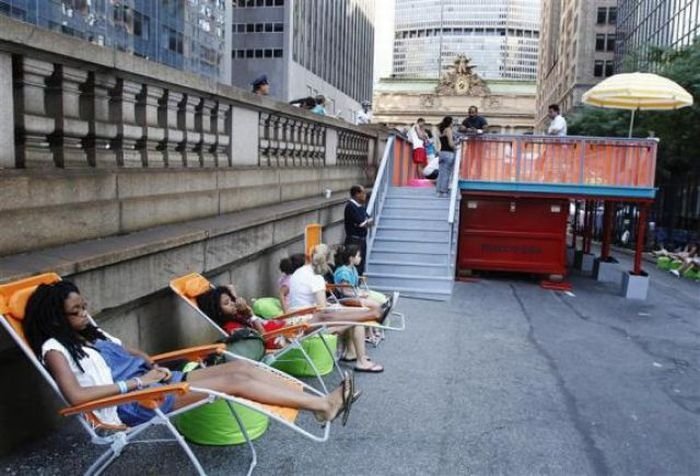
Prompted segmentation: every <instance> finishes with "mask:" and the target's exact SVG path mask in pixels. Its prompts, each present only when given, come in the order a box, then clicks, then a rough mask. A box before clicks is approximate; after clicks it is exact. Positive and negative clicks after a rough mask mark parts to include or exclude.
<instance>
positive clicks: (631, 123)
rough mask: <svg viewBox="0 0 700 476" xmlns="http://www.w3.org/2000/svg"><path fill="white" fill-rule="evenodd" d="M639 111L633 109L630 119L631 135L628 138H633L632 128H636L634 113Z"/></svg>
mask: <svg viewBox="0 0 700 476" xmlns="http://www.w3.org/2000/svg"><path fill="white" fill-rule="evenodd" d="M636 111H637V109H632V116H631V117H630V133H629V135H628V136H627V137H629V138H631V137H632V128H633V127H634V113H635V112H636Z"/></svg>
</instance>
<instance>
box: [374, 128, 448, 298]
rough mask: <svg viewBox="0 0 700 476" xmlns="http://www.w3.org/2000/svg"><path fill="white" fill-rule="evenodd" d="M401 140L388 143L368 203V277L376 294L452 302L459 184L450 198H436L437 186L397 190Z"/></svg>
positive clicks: (399, 188) (394, 139) (399, 187)
mask: <svg viewBox="0 0 700 476" xmlns="http://www.w3.org/2000/svg"><path fill="white" fill-rule="evenodd" d="M392 139H393V140H392ZM401 140H403V139H402V138H401V137H400V136H396V137H393V138H390V140H389V142H388V143H387V149H386V152H385V157H384V158H383V160H382V164H381V165H380V169H379V172H378V175H377V180H376V181H375V185H374V189H373V192H372V198H371V199H370V203H369V204H368V211H370V213H371V214H372V215H373V216H374V218H375V226H374V227H373V229H372V230H371V231H370V236H369V241H368V251H367V254H368V257H367V266H366V273H365V274H366V276H367V278H368V282H369V285H370V287H371V288H372V289H376V290H378V291H385V292H390V291H399V292H400V293H401V295H402V296H408V297H414V298H421V299H433V300H440V301H444V300H448V299H450V296H451V295H452V287H453V285H454V275H455V268H454V266H455V253H456V247H457V239H456V233H457V227H456V226H455V223H454V218H455V217H456V216H457V199H456V197H457V195H458V193H456V192H457V191H456V189H455V187H458V181H457V180H453V182H452V187H453V190H452V191H453V193H452V194H451V196H450V198H438V197H436V196H435V189H434V188H414V187H403V186H395V185H394V184H393V183H392V182H394V183H395V182H397V179H396V174H395V173H393V169H394V166H395V164H394V160H395V156H396V155H397V154H395V153H394V150H393V149H394V147H396V146H397V141H401ZM457 157H459V154H458V155H457ZM457 166H458V164H455V173H456V174H457V170H458V169H457Z"/></svg>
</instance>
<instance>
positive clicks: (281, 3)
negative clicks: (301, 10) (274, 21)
mask: <svg viewBox="0 0 700 476" xmlns="http://www.w3.org/2000/svg"><path fill="white" fill-rule="evenodd" d="M275 6H276V7H283V6H284V0H275Z"/></svg>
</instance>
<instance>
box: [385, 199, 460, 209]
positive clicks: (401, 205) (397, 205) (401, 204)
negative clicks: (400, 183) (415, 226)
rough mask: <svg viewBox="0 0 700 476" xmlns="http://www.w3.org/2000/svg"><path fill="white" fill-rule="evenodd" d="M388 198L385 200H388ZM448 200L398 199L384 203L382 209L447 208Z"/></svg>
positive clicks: (448, 205) (448, 207) (448, 206)
mask: <svg viewBox="0 0 700 476" xmlns="http://www.w3.org/2000/svg"><path fill="white" fill-rule="evenodd" d="M388 201H389V200H387V202H388ZM449 209H450V204H449V202H442V203H438V202H420V201H410V202H407V201H404V200H399V201H396V202H393V203H386V202H385V203H384V208H382V210H445V211H447V210H449Z"/></svg>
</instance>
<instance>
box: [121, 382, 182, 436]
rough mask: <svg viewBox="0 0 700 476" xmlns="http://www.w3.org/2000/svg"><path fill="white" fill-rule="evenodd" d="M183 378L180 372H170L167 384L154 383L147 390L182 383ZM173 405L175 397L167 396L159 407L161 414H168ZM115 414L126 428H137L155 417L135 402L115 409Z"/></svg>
mask: <svg viewBox="0 0 700 476" xmlns="http://www.w3.org/2000/svg"><path fill="white" fill-rule="evenodd" d="M184 376H185V374H183V373H182V372H180V371H177V370H173V371H172V372H171V377H170V380H169V381H168V382H167V383H154V384H153V385H149V386H148V388H154V387H161V386H163V385H167V384H170V383H179V382H182V380H183V378H184ZM174 405H175V396H174V395H172V394H171V395H167V396H166V397H165V401H164V402H163V403H162V404H161V405H160V410H161V411H162V412H163V413H168V412H170V411H171V410H172V409H173V406H174ZM117 414H118V415H119V419H120V420H121V421H122V423H124V424H125V425H127V426H138V425H140V424H141V423H145V422H147V421H148V420H150V419H151V418H153V417H154V416H156V412H155V411H153V410H151V409H150V408H146V407H142V406H141V405H139V404H138V403H137V402H132V403H127V404H125V405H119V406H118V407H117Z"/></svg>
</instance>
